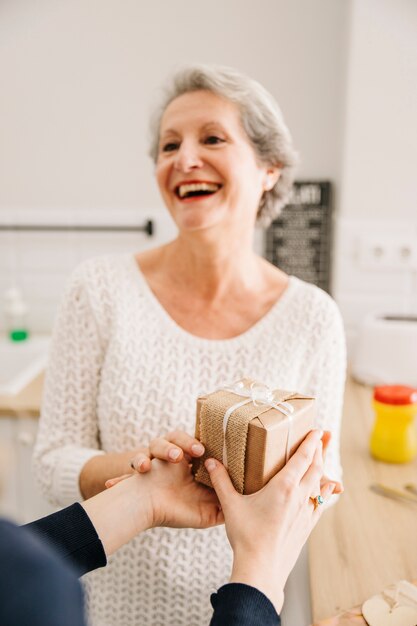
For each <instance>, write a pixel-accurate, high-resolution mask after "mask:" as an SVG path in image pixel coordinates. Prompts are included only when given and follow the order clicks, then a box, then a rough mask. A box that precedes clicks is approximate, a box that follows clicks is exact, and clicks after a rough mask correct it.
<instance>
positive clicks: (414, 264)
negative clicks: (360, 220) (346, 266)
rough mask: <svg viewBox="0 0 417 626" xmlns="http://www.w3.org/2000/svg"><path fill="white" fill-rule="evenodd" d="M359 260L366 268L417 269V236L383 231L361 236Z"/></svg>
mask: <svg viewBox="0 0 417 626" xmlns="http://www.w3.org/2000/svg"><path fill="white" fill-rule="evenodd" d="M358 262H359V265H360V267H361V268H362V269H364V270H398V271H400V270H406V271H413V270H417V236H414V235H411V236H408V235H407V236H405V235H404V236H402V235H397V234H390V233H381V234H372V235H366V236H363V237H360V240H359V250H358Z"/></svg>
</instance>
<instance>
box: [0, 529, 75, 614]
mask: <svg viewBox="0 0 417 626" xmlns="http://www.w3.org/2000/svg"><path fill="white" fill-rule="evenodd" d="M0 624H1V625H2V626H22V625H23V624H30V625H31V626H57V624H59V626H85V620H84V608H83V594H82V590H81V585H80V583H79V581H78V580H77V576H76V574H75V573H74V571H73V570H72V568H71V567H70V566H68V565H67V564H65V563H64V562H62V561H61V559H60V558H59V557H57V555H56V554H55V552H54V550H53V549H52V548H51V547H49V546H48V545H46V544H45V543H44V542H42V541H40V540H39V539H38V537H36V536H35V535H34V534H33V533H30V532H28V531H27V530H25V529H22V528H18V527H17V526H16V525H15V524H12V523H10V522H6V521H1V520H0Z"/></svg>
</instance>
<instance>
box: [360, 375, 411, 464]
mask: <svg viewBox="0 0 417 626" xmlns="http://www.w3.org/2000/svg"><path fill="white" fill-rule="evenodd" d="M373 407H374V411H375V415H376V420H375V424H374V429H373V431H372V435H371V453H372V456H374V457H375V458H376V459H378V460H380V461H386V462H388V463H407V462H408V461H411V460H412V459H413V458H414V457H415V456H416V454H417V432H416V427H415V424H414V417H415V415H416V414H417V389H413V388H412V387H403V386H401V385H391V386H385V387H375V389H374V399H373Z"/></svg>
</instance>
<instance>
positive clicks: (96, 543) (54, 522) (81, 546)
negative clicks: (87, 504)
mask: <svg viewBox="0 0 417 626" xmlns="http://www.w3.org/2000/svg"><path fill="white" fill-rule="evenodd" d="M24 528H26V529H28V530H30V531H31V532H32V533H34V534H36V535H37V536H38V537H39V539H41V541H44V542H45V543H49V545H50V546H51V547H52V548H53V549H54V551H55V553H56V554H57V555H58V556H59V557H60V558H61V559H62V560H64V561H66V562H67V563H69V564H70V565H71V566H72V567H73V568H74V570H75V571H76V572H77V574H78V576H83V575H84V574H86V573H87V572H91V571H92V570H95V569H97V568H99V567H104V566H105V565H106V564H107V557H106V553H105V552H104V548H103V544H102V543H101V541H100V538H99V536H98V535H97V531H96V529H95V528H94V526H93V524H92V522H91V520H90V518H89V517H88V515H87V513H86V512H85V510H84V509H83V507H82V506H81V505H80V504H78V502H77V503H76V504H72V505H71V506H69V507H67V508H65V509H62V511H57V512H56V513H52V514H51V515H47V516H46V517H42V518H41V519H38V520H36V521H35V522H31V523H30V524H26V526H24Z"/></svg>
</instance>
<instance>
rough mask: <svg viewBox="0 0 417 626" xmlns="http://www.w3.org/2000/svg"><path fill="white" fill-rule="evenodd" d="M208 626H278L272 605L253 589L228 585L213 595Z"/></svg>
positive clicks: (235, 584) (278, 620)
mask: <svg viewBox="0 0 417 626" xmlns="http://www.w3.org/2000/svg"><path fill="white" fill-rule="evenodd" d="M210 600H211V604H212V606H213V609H214V613H213V617H212V619H211V622H210V626H280V624H281V620H280V617H279V615H278V613H277V612H276V610H275V608H274V605H273V604H272V602H271V601H270V600H268V598H267V597H266V596H265V595H264V594H263V593H262V592H261V591H259V590H258V589H255V587H250V586H249V585H243V584H241V583H229V584H228V585H224V586H223V587H220V589H219V590H218V591H217V593H213V594H212V596H211V598H210Z"/></svg>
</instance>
